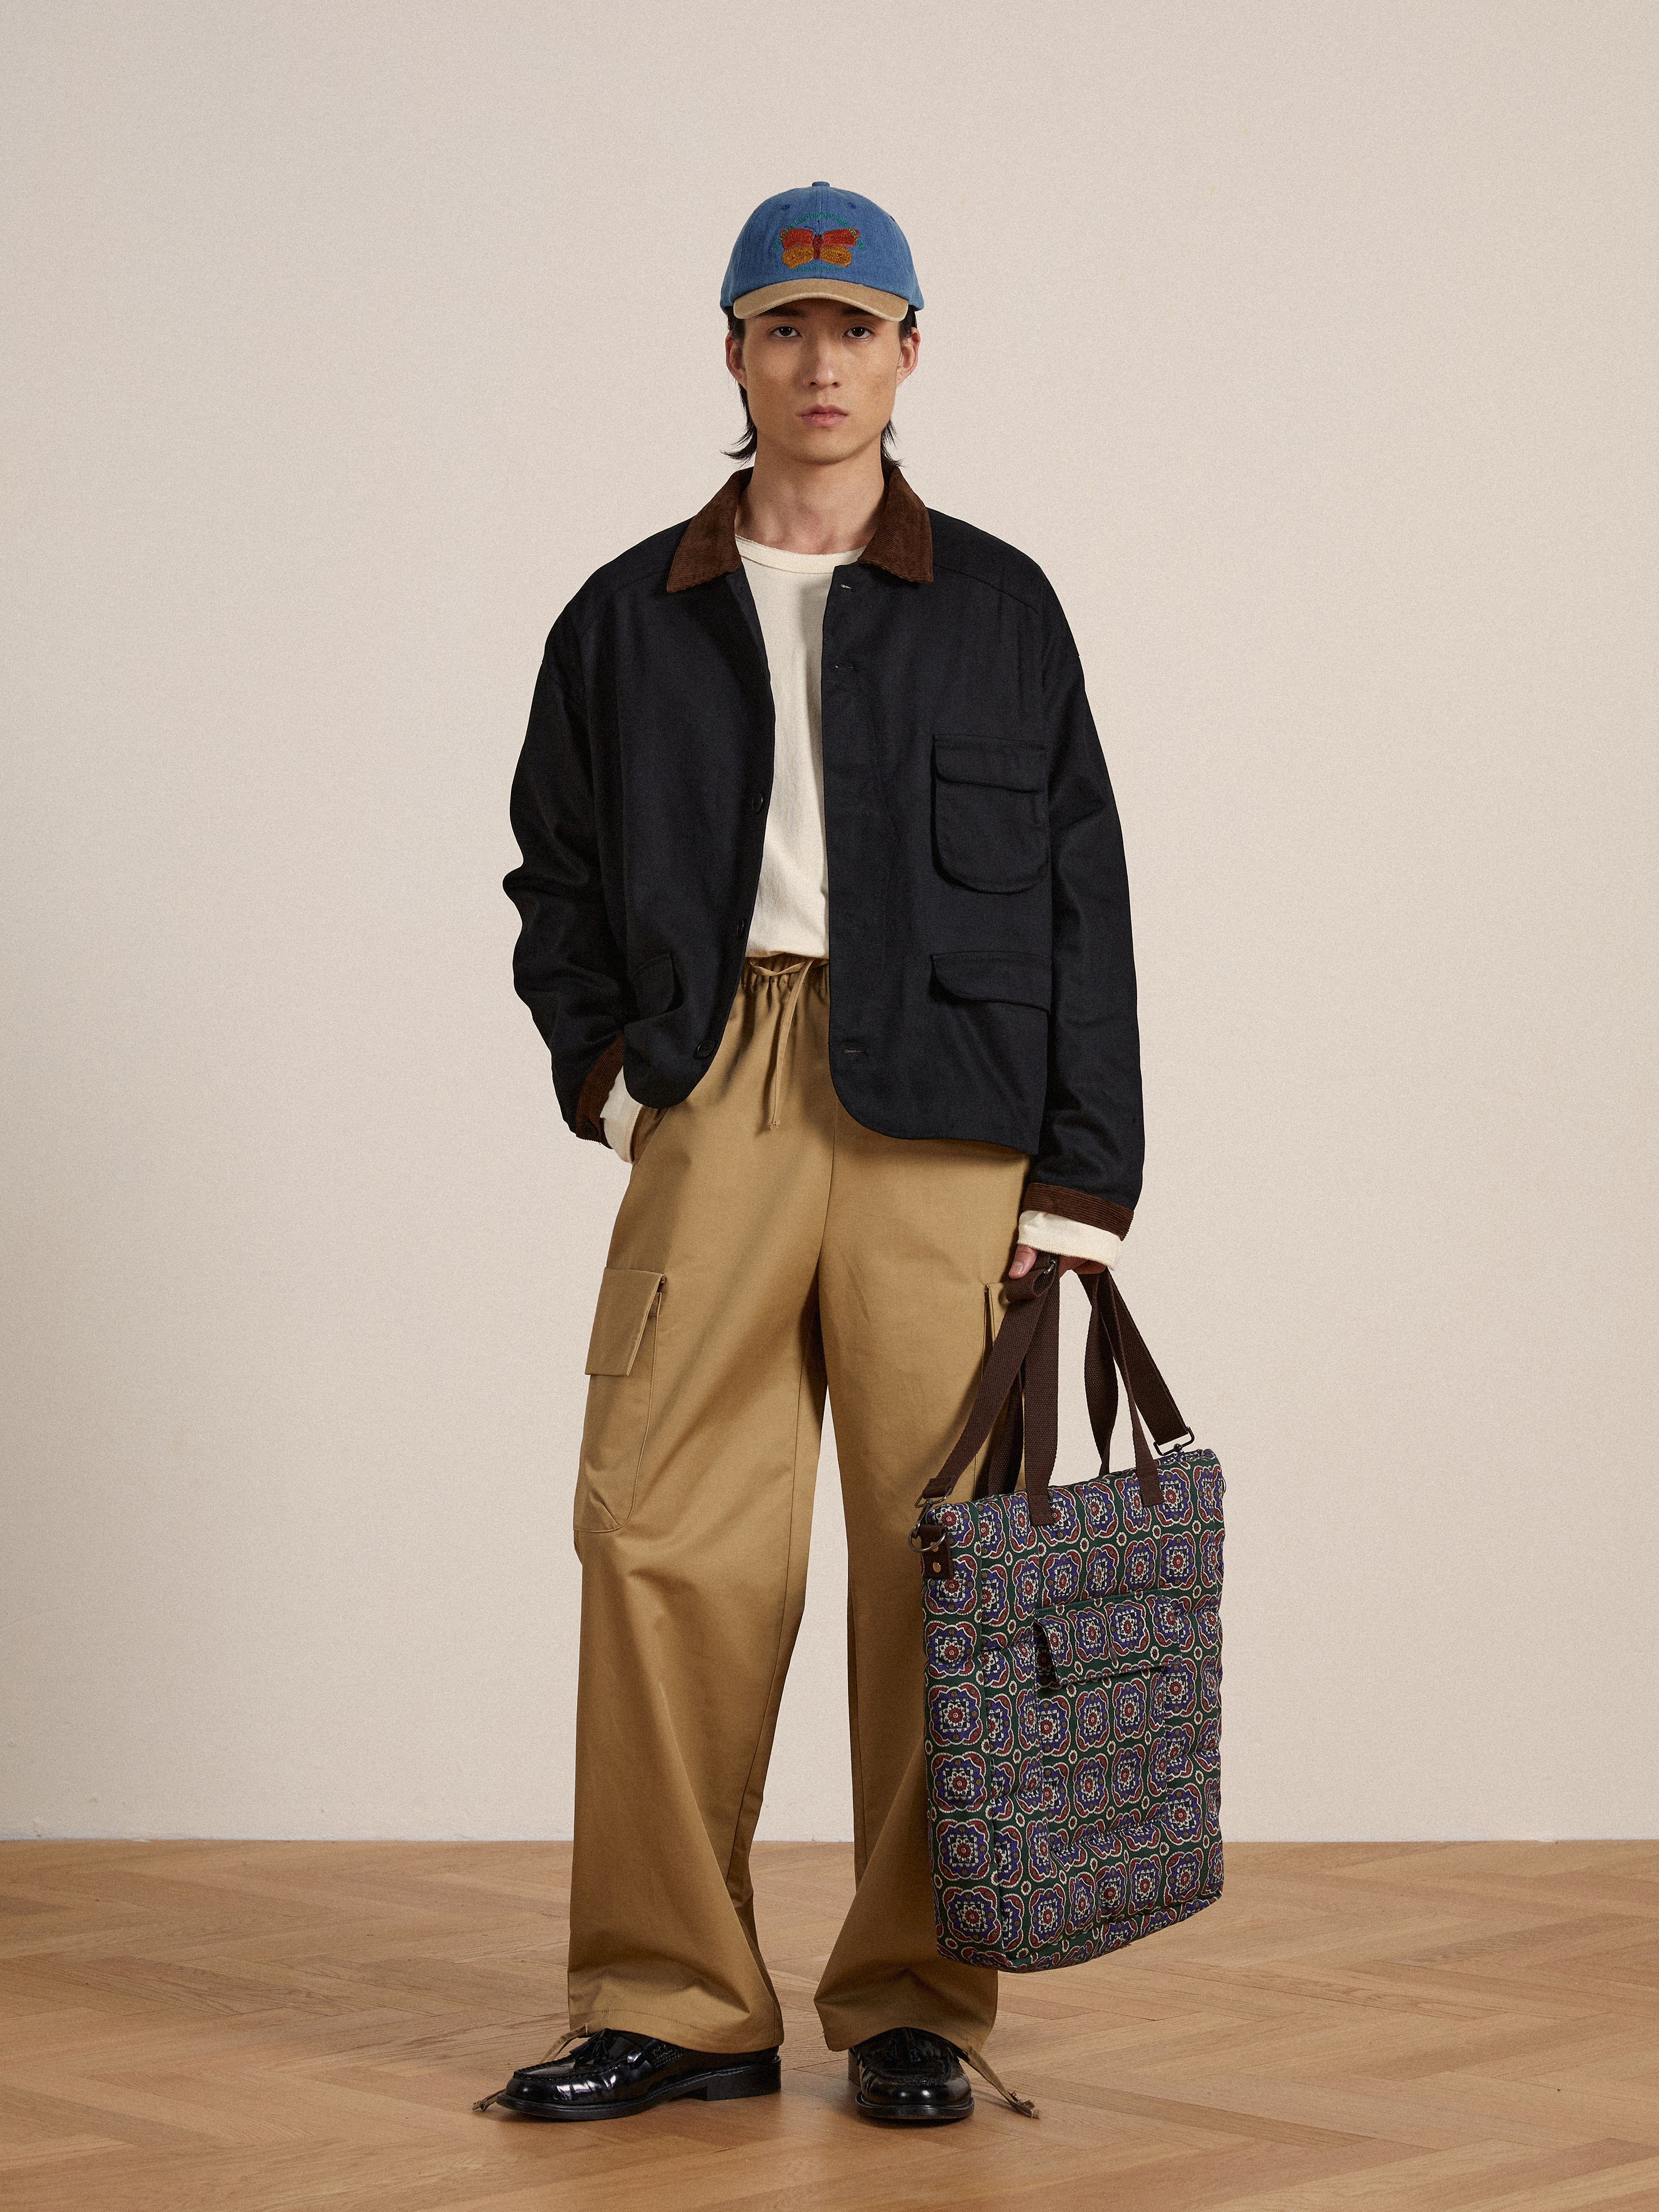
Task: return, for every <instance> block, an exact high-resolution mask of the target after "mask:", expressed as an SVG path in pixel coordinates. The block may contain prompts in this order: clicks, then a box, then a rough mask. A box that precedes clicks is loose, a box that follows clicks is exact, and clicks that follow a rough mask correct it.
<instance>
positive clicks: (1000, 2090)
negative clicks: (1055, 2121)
mask: <svg viewBox="0 0 1659 2212" xmlns="http://www.w3.org/2000/svg"><path fill="white" fill-rule="evenodd" d="M957 2050H958V2051H961V2053H962V2055H963V2057H964V2058H965V2059H966V2060H967V2061H968V2063H969V2065H970V2066H971V2067H972V2068H973V2069H974V2071H975V2074H982V2075H984V2076H985V2079H986V2080H987V2081H988V2082H989V2083H990V2085H991V2087H993V2088H994V2090H995V2091H996V2093H997V2094H998V2096H999V2097H1000V2098H1001V2099H1002V2100H1003V2101H1004V2103H1005V2104H1006V2105H1008V2106H1011V2107H1012V2110H1013V2111H1015V2112H1018V2113H1019V2114H1020V2116H1021V2117H1022V2118H1024V2119H1028V2120H1036V2119H1040V2118H1042V2114H1041V2113H1040V2112H1038V2111H1037V2108H1036V2106H1035V2105H1034V2104H1033V2103H1032V2102H1031V2100H1030V2098H1029V2097H1017V2096H1015V2094H1014V2093H1013V2091H1012V2089H1011V2088H1010V2087H1008V2085H1007V2083H1006V2081H1003V2080H1002V2079H1001V2077H1000V2075H998V2074H997V2072H996V2071H995V2069H994V2068H993V2067H991V2066H988V2065H987V2063H986V2062H985V2058H984V2056H983V2054H982V2053H981V2052H980V2051H970V2050H969V2047H968V2045H966V2044H960V2043H959V2044H958V2045H957Z"/></svg>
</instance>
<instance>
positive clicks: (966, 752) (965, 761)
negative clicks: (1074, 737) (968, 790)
mask: <svg viewBox="0 0 1659 2212" xmlns="http://www.w3.org/2000/svg"><path fill="white" fill-rule="evenodd" d="M933 773H934V774H935V775H938V776H939V778H940V779H941V780H942V781H944V782H945V783H994V784H998V785H1000V787H1001V788H1002V789H1003V790H1004V791H1041V790H1042V787H1043V786H1044V785H1045V783H1046V782H1047V781H1048V754H1047V753H1046V752H1045V750H1043V748H1042V746H1041V745H1024V744H1020V743H1019V742H1018V739H1016V738H934V739H933Z"/></svg>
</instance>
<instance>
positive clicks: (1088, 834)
mask: <svg viewBox="0 0 1659 2212" xmlns="http://www.w3.org/2000/svg"><path fill="white" fill-rule="evenodd" d="M1042 698H1043V713H1044V716H1045V720H1046V723H1047V731H1046V734H1047V737H1048V757H1049V779H1048V836H1049V865H1050V881H1051V886H1052V892H1053V897H1054V978H1053V986H1052V988H1053V1002H1052V1005H1051V1007H1050V1011H1049V1024H1048V1096H1047V1098H1046V1100H1045V1102H1044V1106H1043V1115H1042V1140H1041V1145H1040V1147H1039V1150H1038V1152H1036V1156H1035V1157H1034V1158H1033V1159H1032V1161H1031V1164H1030V1170H1028V1179H1027V1182H1026V1186H1025V1192H1024V1198H1023V1200H1022V1201H1021V1204H1022V1207H1023V1208H1024V1209H1026V1210H1029V1211H1030V1212H1040V1213H1045V1214H1051V1215H1052V1214H1059V1215H1062V1216H1064V1217H1065V1218H1066V1219H1068V1220H1072V1221H1078V1222H1085V1223H1087V1224H1088V1225H1090V1226H1091V1227H1092V1228H1095V1229H1099V1230H1104V1231H1109V1232H1110V1233H1111V1234H1112V1235H1113V1236H1114V1237H1123V1236H1125V1235H1126V1234H1127V1231H1128V1227H1129V1224H1130V1221H1131V1219H1132V1218H1133V1213H1134V1208H1135V1202H1136V1200H1138V1199H1139V1195H1140V1176H1141V1164H1142V1159H1143V1157H1144V1153H1145V1147H1146V1140H1145V1133H1144V1125H1143V1121H1142V1117H1141V1098H1140V1036H1139V1025H1138V1023H1137V1020H1136V1014H1135V967H1134V948H1133V941H1132V939H1131V936H1130V929H1129V882H1128V872H1127V867H1126V866H1125V863H1124V858H1123V836H1122V831H1121V827H1120V825H1119V823H1118V815H1117V803H1116V801H1115V799H1114V798H1113V796H1112V785H1111V779H1110V777H1109V775H1107V772H1106V761H1105V757H1104V755H1103V753H1102V751H1101V749H1100V739H1099V738H1098V737H1097V734H1096V732H1095V725H1094V717H1093V716H1092V715H1091V713H1090V711H1089V702H1088V699H1087V697H1086V696H1085V690H1084V683H1083V666H1082V663H1081V662H1080V661H1079V659H1078V652H1077V647H1076V645H1075V643H1074V642H1073V638H1072V633H1071V629H1070V627H1069V625H1068V624H1067V623H1066V617H1065V616H1064V615H1063V614H1062V613H1061V612H1060V606H1059V603H1058V602H1057V601H1054V600H1051V602H1050V605H1049V612H1048V630H1047V636H1046V639H1045V643H1044V651H1043V671H1042Z"/></svg>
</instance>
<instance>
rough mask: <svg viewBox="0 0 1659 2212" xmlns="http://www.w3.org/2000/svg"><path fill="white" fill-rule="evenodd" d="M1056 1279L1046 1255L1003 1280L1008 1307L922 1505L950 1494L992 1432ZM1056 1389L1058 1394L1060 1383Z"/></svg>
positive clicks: (1056, 1272)
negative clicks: (962, 1419)
mask: <svg viewBox="0 0 1659 2212" xmlns="http://www.w3.org/2000/svg"><path fill="white" fill-rule="evenodd" d="M1058 1280H1059V1265H1058V1262H1057V1261H1055V1260H1054V1257H1053V1255H1047V1256H1046V1257H1044V1258H1043V1259H1042V1260H1040V1261H1038V1262H1037V1264H1036V1267H1033V1268H1032V1270H1031V1272H1030V1274H1029V1275H1024V1276H1018V1277H1016V1278H1015V1279H1013V1280H1012V1281H1011V1282H1010V1283H1009V1284H1008V1285H1006V1289H1005V1291H1004V1293H1003V1295H1004V1296H1005V1297H1006V1298H1007V1299H1008V1300H1009V1307H1008V1310H1007V1312H1006V1314H1005V1315H1004V1316H1003V1319H1002V1326H1001V1328H1000V1329H999V1330H998V1331H997V1333H996V1337H995V1340H994V1342H993V1344H992V1346H991V1350H990V1355H989V1357H988V1358H987V1360H986V1362H985V1369H984V1372H983V1373H982V1374H981V1376H980V1378H979V1389H977V1390H976V1391H975V1394H974V1402H973V1404H972V1405H971V1406H970V1407H969V1409H968V1419H967V1421H966V1422H965V1424H964V1425H963V1431H962V1434H961V1435H960V1436H959V1437H957V1440H956V1442H955V1443H953V1444H952V1445H951V1450H950V1455H949V1457H948V1458H947V1459H946V1460H945V1464H944V1466H943V1467H942V1468H940V1469H939V1473H938V1474H936V1475H935V1476H934V1477H933V1480H932V1481H931V1482H930V1483H929V1484H928V1486H927V1488H926V1490H924V1491H923V1492H922V1493H921V1497H920V1498H917V1500H916V1503H917V1504H918V1505H925V1504H927V1503H928V1501H929V1500H930V1499H932V1498H948V1497H949V1496H950V1494H951V1491H952V1490H953V1489H954V1488H955V1486H956V1482H957V1476H958V1475H960V1474H961V1473H962V1471H963V1468H965V1467H966V1466H967V1464H968V1462H969V1460H970V1459H972V1457H973V1456H974V1454H975V1452H976V1451H977V1450H978V1449H979V1448H980V1446H981V1444H982V1443H984V1442H985V1439H986V1438H987V1437H988V1436H989V1435H990V1433H991V1430H992V1428H993V1426H994V1424H995V1421H996V1417H997V1415H998V1414H999V1413H1000V1412H1001V1410H1002V1407H1003V1403H1004V1401H1005V1400H1006V1398H1007V1396H1008V1394H1009V1392H1010V1391H1011V1390H1012V1389H1013V1387H1014V1383H1015V1381H1016V1379H1017V1378H1018V1375H1019V1371H1020V1369H1021V1367H1022V1366H1023V1365H1024V1359H1025V1354H1026V1352H1027V1351H1028V1350H1029V1349H1030V1343H1031V1340H1032V1338H1033V1337H1034V1336H1035V1335H1036V1331H1037V1324H1038V1322H1040V1321H1041V1320H1042V1313H1043V1309H1044V1307H1045V1306H1047V1305H1048V1303H1049V1294H1050V1292H1051V1291H1053V1290H1054V1285H1055V1284H1056V1283H1057V1282H1058ZM1056 1383H1058V1376H1056ZM1055 1395H1056V1398H1058V1395H1059V1393H1058V1389H1056V1393H1055Z"/></svg>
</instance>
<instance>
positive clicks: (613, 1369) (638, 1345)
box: [574, 1267, 663, 1531]
mask: <svg viewBox="0 0 1659 2212" xmlns="http://www.w3.org/2000/svg"><path fill="white" fill-rule="evenodd" d="M662 1291H663V1277H662V1276H661V1274H660V1273H653V1272H651V1271H649V1270H648V1269H646V1268H642V1267H607V1268H606V1269H605V1275H604V1279H602V1281H601V1282H600V1284H599V1304H598V1306H597V1307H596V1308H595V1310H594V1314H593V1334H592V1337H591V1338H590V1340H589V1341H588V1346H587V1360H586V1373H587V1377H588V1383H587V1412H586V1417H585V1419H584V1420H583V1422H582V1452H581V1464H580V1468H579V1470H578V1472H577V1475H576V1502H575V1511H574V1523H575V1526H576V1527H577V1528H581V1529H591V1530H597V1531H608V1530H611V1529H614V1528H621V1527H622V1526H623V1522H625V1521H626V1520H627V1518H628V1516H629V1514H630V1513H631V1512H632V1511H633V1510H634V1493H635V1488H636V1486H637V1485H638V1482H639V1474H640V1462H641V1457H642V1456H643V1455H644V1451H645V1439H646V1435H647V1431H648V1430H649V1428H650V1425H651V1378H652V1374H653V1370H654V1368H655V1366H656V1362H657V1311H658V1308H659V1305H660V1304H661V1303H662Z"/></svg>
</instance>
